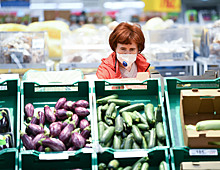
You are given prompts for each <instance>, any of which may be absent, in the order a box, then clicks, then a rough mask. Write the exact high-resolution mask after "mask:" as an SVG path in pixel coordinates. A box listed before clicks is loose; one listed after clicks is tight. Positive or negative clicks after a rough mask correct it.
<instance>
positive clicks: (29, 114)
mask: <svg viewBox="0 0 220 170" xmlns="http://www.w3.org/2000/svg"><path fill="white" fill-rule="evenodd" d="M24 113H25V116H26V118H27V122H29V121H30V120H31V118H32V117H33V115H34V106H33V105H32V104H31V103H28V104H26V105H25V107H24Z"/></svg>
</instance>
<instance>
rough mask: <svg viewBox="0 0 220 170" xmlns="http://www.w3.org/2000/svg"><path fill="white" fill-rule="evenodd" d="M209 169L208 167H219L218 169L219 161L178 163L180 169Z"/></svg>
mask: <svg viewBox="0 0 220 170" xmlns="http://www.w3.org/2000/svg"><path fill="white" fill-rule="evenodd" d="M193 169H199V170H210V169H213V170H214V169H215V170H216V169H219V170H220V161H206V162H205V161H204V162H182V163H181V164H180V170H193Z"/></svg>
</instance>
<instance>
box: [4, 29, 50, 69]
mask: <svg viewBox="0 0 220 170" xmlns="http://www.w3.org/2000/svg"><path fill="white" fill-rule="evenodd" d="M0 39H1V56H0V61H1V63H4V64H13V63H15V64H18V65H19V64H22V63H24V64H25V63H45V62H46V60H47V58H46V57H47V43H46V39H45V32H0Z"/></svg>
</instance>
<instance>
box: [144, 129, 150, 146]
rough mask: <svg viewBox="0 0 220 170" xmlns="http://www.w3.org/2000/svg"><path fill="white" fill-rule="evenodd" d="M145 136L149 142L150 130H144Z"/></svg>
mask: <svg viewBox="0 0 220 170" xmlns="http://www.w3.org/2000/svg"><path fill="white" fill-rule="evenodd" d="M144 138H145V139H146V142H147V143H149V140H150V132H149V131H146V132H144Z"/></svg>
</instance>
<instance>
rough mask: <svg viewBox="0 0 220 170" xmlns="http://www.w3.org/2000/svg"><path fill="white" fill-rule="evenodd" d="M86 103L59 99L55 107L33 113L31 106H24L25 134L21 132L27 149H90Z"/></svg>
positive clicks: (44, 150) (46, 107)
mask: <svg viewBox="0 0 220 170" xmlns="http://www.w3.org/2000/svg"><path fill="white" fill-rule="evenodd" d="M88 108H89V103H88V101H86V100H78V101H76V102H74V101H68V100H67V99H66V98H65V97H62V98H60V99H59V100H58V101H57V102H56V104H55V106H54V108H52V107H50V106H48V105H45V106H44V108H43V109H42V110H41V111H39V110H38V111H35V108H34V106H33V104H31V103H28V104H26V105H25V108H24V112H25V114H24V115H25V117H24V119H25V120H26V122H24V124H25V125H26V130H25V132H20V136H21V140H22V142H23V146H24V147H25V148H26V150H37V151H39V152H51V151H66V150H67V151H74V150H78V149H80V148H83V147H90V144H91V125H90V123H89V121H88V119H87V116H88V115H89V114H90V111H89V110H88Z"/></svg>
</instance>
